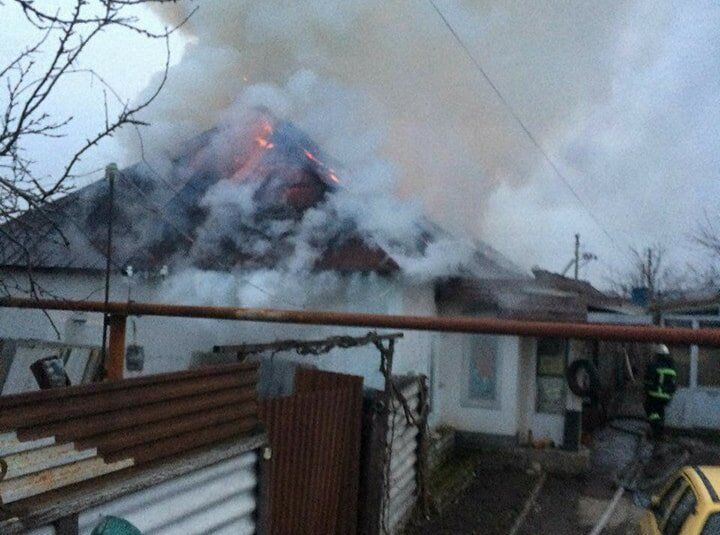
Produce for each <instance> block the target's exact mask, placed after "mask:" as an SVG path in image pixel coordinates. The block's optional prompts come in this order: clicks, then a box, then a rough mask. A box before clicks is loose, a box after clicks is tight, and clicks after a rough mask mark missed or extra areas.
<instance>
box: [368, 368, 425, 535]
mask: <svg viewBox="0 0 720 535" xmlns="http://www.w3.org/2000/svg"><path fill="white" fill-rule="evenodd" d="M393 381H394V384H395V387H396V388H395V389H394V391H393V393H392V395H390V396H388V394H387V393H386V392H384V391H376V392H375V393H374V394H373V395H371V396H369V397H368V398H367V399H366V400H365V409H364V418H365V422H364V426H363V429H364V436H363V459H362V464H363V474H362V479H361V492H360V494H361V514H360V519H361V525H360V531H361V532H362V533H365V534H368V535H371V534H375V533H388V534H394V533H398V532H400V531H401V530H402V528H403V527H404V525H405V523H406V522H407V520H408V519H409V518H410V515H411V514H412V511H413V508H414V507H415V504H416V503H417V501H418V498H419V497H420V496H421V495H422V492H423V488H422V483H423V482H422V476H423V472H424V470H423V463H424V455H423V448H424V447H425V427H426V414H427V410H426V409H427V401H426V400H427V396H426V384H425V378H424V377H423V376H418V377H414V376H413V377H395V378H393Z"/></svg>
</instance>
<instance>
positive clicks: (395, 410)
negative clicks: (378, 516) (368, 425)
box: [382, 378, 421, 533]
mask: <svg viewBox="0 0 720 535" xmlns="http://www.w3.org/2000/svg"><path fill="white" fill-rule="evenodd" d="M402 382H403V383H404V384H403V386H402V387H401V388H400V394H401V396H402V398H403V399H404V401H405V405H404V406H403V403H401V401H400V400H399V399H398V398H396V397H395V396H393V397H392V399H391V402H390V408H391V410H390V412H389V414H388V425H387V441H388V444H389V446H390V447H389V448H388V454H389V459H386V462H387V463H388V464H389V467H388V468H386V470H387V471H388V472H387V477H386V479H387V481H386V484H387V485H389V489H388V490H387V491H386V493H385V494H384V497H383V508H382V510H383V511H384V522H383V527H384V529H385V530H386V531H387V532H388V533H398V532H399V531H401V530H402V527H403V525H404V522H405V521H406V520H407V519H408V517H409V516H410V513H411V512H412V509H413V507H414V506H415V502H416V501H417V471H418V455H419V444H418V437H419V435H420V429H419V427H418V423H419V422H420V419H421V418H420V416H421V415H420V409H421V399H420V382H419V380H414V379H408V378H403V381H402ZM406 410H407V411H409V413H410V416H411V419H410V421H409V420H408V416H407V414H406Z"/></svg>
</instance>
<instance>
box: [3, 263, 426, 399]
mask: <svg viewBox="0 0 720 535" xmlns="http://www.w3.org/2000/svg"><path fill="white" fill-rule="evenodd" d="M2 276H3V275H2V273H0V277H2ZM36 280H37V283H38V285H39V286H41V287H42V288H43V289H44V290H45V291H46V292H48V293H49V294H52V295H54V296H57V297H63V298H68V299H87V298H90V299H93V300H102V299H103V288H104V279H103V277H102V275H88V274H84V273H54V274H47V273H40V274H36ZM166 285H167V282H166V281H162V280H155V281H147V280H138V281H135V282H134V283H133V286H132V294H131V297H132V299H133V300H135V301H139V302H156V303H162V302H167V301H168V297H167V290H166ZM127 298H128V280H127V278H126V277H123V276H120V275H117V276H113V278H112V281H111V300H117V301H126V300H127ZM175 299H176V300H177V296H175ZM198 304H208V303H198ZM218 304H219V303H218ZM306 308H308V309H323V310H333V311H352V312H369V313H389V314H411V315H434V314H435V301H434V290H433V285H432V283H429V282H428V283H422V284H415V285H411V284H408V283H405V282H403V281H401V280H399V279H396V278H386V277H379V276H374V275H370V276H360V275H358V276H355V277H352V278H349V279H348V280H347V281H345V284H344V285H343V286H342V287H341V288H340V289H339V291H338V292H337V293H336V294H334V295H327V294H326V295H323V297H322V300H317V301H315V302H313V301H312V300H311V301H310V302H309V303H308V305H307V307H306ZM48 315H49V316H50V318H52V321H53V323H54V325H55V326H56V327H57V329H58V331H59V334H60V337H59V338H58V334H57V333H56V332H55V330H54V329H53V326H52V324H51V323H50V321H49V320H48V318H47V317H46V316H45V314H44V313H43V312H42V311H38V310H21V309H10V308H0V338H37V339H41V340H58V339H60V340H62V341H65V342H71V343H77V344H83V345H85V344H96V345H100V343H101V340H102V316H101V315H100V314H83V313H73V312H65V311H48ZM133 326H135V331H136V334H135V335H134V334H133V330H134V329H133ZM368 330H369V329H366V328H362V329H351V328H346V327H314V326H301V325H280V324H257V323H241V322H234V321H219V320H205V319H187V318H165V317H154V316H145V317H140V318H134V317H133V318H128V325H127V339H126V341H127V343H128V344H130V343H137V344H139V345H142V346H143V347H144V350H145V369H144V371H143V372H142V373H143V374H149V373H162V372H169V371H176V370H182V369H186V368H187V367H188V366H189V364H190V360H191V355H192V354H193V353H195V352H207V351H210V350H211V349H212V347H213V346H214V345H222V344H240V343H261V342H267V341H272V340H279V339H280V340H281V339H290V338H293V339H316V338H323V337H326V336H330V335H338V334H351V335H357V336H359V335H363V334H366V333H367V332H368ZM431 341H432V335H431V333H423V332H415V331H407V332H405V336H404V338H402V339H401V340H399V341H398V342H397V345H396V352H395V359H394V369H393V371H394V373H396V374H406V373H424V374H426V375H427V374H429V369H430V364H429V362H430V352H431ZM277 358H278V359H280V360H292V361H296V362H305V363H308V364H312V365H316V366H318V367H319V368H321V369H327V370H333V371H338V372H342V373H350V374H355V375H362V376H363V377H365V378H366V385H367V386H371V387H374V388H382V387H383V379H382V376H381V374H380V372H379V366H380V356H379V353H378V351H377V349H376V348H375V347H374V346H365V347H361V348H354V349H341V350H335V351H333V352H331V353H330V354H328V355H324V356H318V357H304V358H301V357H297V356H291V355H287V354H285V355H278V357H277ZM126 375H127V376H131V375H133V374H132V373H127V374H126Z"/></svg>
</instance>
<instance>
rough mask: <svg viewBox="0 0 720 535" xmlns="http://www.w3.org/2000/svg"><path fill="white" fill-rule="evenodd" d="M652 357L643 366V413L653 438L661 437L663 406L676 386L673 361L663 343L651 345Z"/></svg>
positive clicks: (668, 400) (663, 417)
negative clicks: (645, 415) (645, 365)
mask: <svg viewBox="0 0 720 535" xmlns="http://www.w3.org/2000/svg"><path fill="white" fill-rule="evenodd" d="M653 354H654V355H653V359H652V360H651V361H650V362H648V365H647V367H646V368H645V378H644V385H645V404H644V407H645V414H647V418H648V422H649V423H650V428H651V429H652V432H653V436H654V437H655V438H661V437H662V432H663V426H664V424H665V406H666V405H667V404H668V403H670V400H671V399H672V396H673V394H674V393H675V389H676V388H677V372H676V371H675V361H674V360H673V358H672V357H671V356H670V350H669V349H668V347H667V346H666V345H665V344H658V345H656V346H654V347H653Z"/></svg>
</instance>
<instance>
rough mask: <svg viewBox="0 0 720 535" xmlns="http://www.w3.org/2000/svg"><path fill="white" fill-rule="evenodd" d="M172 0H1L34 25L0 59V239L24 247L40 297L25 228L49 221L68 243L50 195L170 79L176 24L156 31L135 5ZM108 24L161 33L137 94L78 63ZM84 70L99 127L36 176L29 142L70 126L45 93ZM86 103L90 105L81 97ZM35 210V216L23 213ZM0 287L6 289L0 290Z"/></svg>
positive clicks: (134, 120) (145, 34)
mask: <svg viewBox="0 0 720 535" xmlns="http://www.w3.org/2000/svg"><path fill="white" fill-rule="evenodd" d="M174 1H175V0H72V1H70V2H67V4H68V5H67V7H63V8H61V9H58V10H56V11H51V10H50V9H49V8H48V7H47V4H46V2H44V1H35V0H0V6H2V9H10V8H11V7H13V6H14V7H15V8H19V9H20V10H22V13H23V15H24V17H25V19H26V20H27V21H28V22H29V23H30V25H31V28H32V29H33V30H34V31H35V38H34V40H32V42H31V43H30V44H29V45H28V46H27V47H26V48H24V49H23V50H21V51H20V52H19V53H18V54H17V55H16V56H15V57H14V58H12V59H11V60H10V61H9V62H8V63H7V64H6V65H4V66H3V65H0V83H1V85H2V88H0V90H4V94H2V95H1V96H0V240H3V241H5V242H6V243H9V244H12V245H13V246H14V248H15V250H16V251H21V256H22V257H23V261H22V264H23V265H24V266H25V267H26V269H27V277H26V278H25V279H26V280H27V281H29V285H30V287H29V288H25V289H24V290H25V291H28V292H29V293H31V294H32V295H35V296H37V294H38V291H39V290H38V288H37V287H36V285H35V284H34V282H33V280H34V279H33V276H32V269H33V258H32V255H31V252H30V251H29V250H28V249H27V246H26V240H24V239H22V235H24V234H25V235H27V234H28V233H33V232H37V230H38V229H37V228H34V224H37V222H41V223H42V224H44V225H45V226H49V227H50V228H51V230H52V232H47V236H48V238H47V239H55V240H59V241H60V242H61V243H65V245H67V243H68V242H67V238H66V237H65V236H64V235H63V233H62V231H61V229H60V228H59V226H58V225H57V224H56V223H55V222H54V220H53V219H52V217H50V211H51V206H52V204H53V202H55V201H57V199H59V198H60V197H62V196H64V195H66V194H67V193H68V191H69V190H70V189H71V188H72V187H73V185H74V181H75V179H76V178H78V176H79V175H78V174H77V171H76V168H77V165H78V163H79V162H80V161H81V159H82V158H83V157H84V156H86V155H87V154H88V152H89V151H91V150H92V149H93V148H94V147H96V146H97V145H98V144H99V143H100V142H101V141H102V140H104V139H106V138H108V137H111V136H113V135H114V134H116V133H117V132H118V131H119V130H120V129H122V128H124V127H128V126H130V127H135V128H137V127H139V126H143V125H145V124H146V123H144V122H143V121H142V120H141V119H139V114H140V112H142V110H144V109H145V108H146V107H147V106H149V105H150V103H152V102H153V100H155V98H156V97H157V96H158V94H159V93H160V91H161V90H162V88H163V86H164V84H165V81H166V79H167V73H168V67H169V58H170V49H169V36H170V34H171V33H172V32H174V31H175V30H176V29H177V28H178V27H179V26H181V25H182V24H184V22H185V20H187V19H185V20H184V21H182V22H181V23H180V25H178V26H176V27H174V28H165V29H164V30H163V31H160V32H154V31H151V30H149V29H148V28H147V27H146V26H145V25H143V24H142V20H141V19H140V17H138V16H137V14H136V13H137V7H138V6H141V5H143V4H153V3H155V4H158V3H166V2H174ZM109 29H121V30H124V31H128V32H134V33H136V34H138V35H140V36H141V37H142V38H146V39H151V40H158V41H159V42H161V43H163V44H164V46H165V50H166V61H165V68H164V71H163V74H162V76H161V77H160V81H159V83H158V84H157V86H156V87H155V88H154V90H153V91H151V92H150V93H149V94H147V96H146V97H144V98H142V99H141V100H140V101H136V102H131V101H128V100H124V99H123V98H122V97H121V96H120V95H119V94H118V93H117V92H116V91H115V90H114V89H113V88H112V87H110V85H109V84H107V83H106V81H105V80H104V79H103V78H102V77H101V76H99V75H98V74H97V73H96V72H95V71H93V70H92V69H87V68H81V66H80V64H79V61H80V59H81V58H82V57H83V54H84V53H86V51H87V49H88V46H89V45H90V44H91V43H92V42H93V41H95V40H96V39H97V38H98V36H100V35H101V34H102V33H103V32H105V31H107V30H109ZM80 72H82V73H85V74H87V75H89V77H90V79H91V80H92V81H93V82H97V83H98V84H99V85H100V87H102V89H103V95H104V99H101V100H100V102H99V103H98V105H99V106H100V107H99V110H98V113H99V114H104V119H103V120H102V122H101V125H100V126H99V127H98V128H97V130H95V131H93V132H83V138H84V141H82V142H81V143H80V144H79V146H78V147H77V148H76V149H75V150H74V151H73V152H72V153H71V154H69V155H68V156H67V158H66V160H65V161H64V163H63V165H62V167H61V168H60V169H59V170H58V172H57V173H56V174H53V175H51V176H47V175H40V174H39V173H38V172H37V171H36V167H37V166H36V162H37V160H38V158H42V156H43V155H42V154H31V153H30V151H29V150H28V145H29V144H30V143H32V142H33V140H37V138H44V139H50V138H59V137H63V136H65V135H67V134H68V132H70V131H72V128H73V117H72V116H57V114H56V113H54V112H53V109H52V107H51V105H50V98H51V96H52V95H53V94H55V93H56V92H57V87H58V83H59V82H60V81H61V80H62V79H64V78H65V77H67V76H70V75H73V74H77V73H80ZM86 105H87V104H86ZM30 210H32V211H33V214H34V217H33V218H32V221H33V222H35V223H32V222H29V221H26V218H22V217H21V216H22V215H23V214H25V213H26V212H28V211H30ZM3 291H4V292H3ZM9 292H10V288H9V287H8V282H7V280H5V281H3V280H2V277H0V294H2V293H9Z"/></svg>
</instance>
